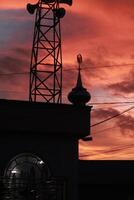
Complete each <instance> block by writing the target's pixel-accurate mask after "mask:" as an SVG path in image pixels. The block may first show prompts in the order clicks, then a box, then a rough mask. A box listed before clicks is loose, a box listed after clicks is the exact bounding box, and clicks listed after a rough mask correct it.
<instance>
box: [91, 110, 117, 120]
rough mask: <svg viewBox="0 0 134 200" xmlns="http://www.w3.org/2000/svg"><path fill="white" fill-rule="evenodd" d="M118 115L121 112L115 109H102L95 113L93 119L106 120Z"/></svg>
mask: <svg viewBox="0 0 134 200" xmlns="http://www.w3.org/2000/svg"><path fill="white" fill-rule="evenodd" d="M118 114H119V112H118V111H117V110H115V109H113V108H109V109H103V108H100V109H97V110H95V111H94V112H93V114H92V117H93V118H97V119H105V118H109V117H112V116H114V115H118Z"/></svg>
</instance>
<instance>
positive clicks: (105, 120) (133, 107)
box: [90, 106, 134, 127]
mask: <svg viewBox="0 0 134 200" xmlns="http://www.w3.org/2000/svg"><path fill="white" fill-rule="evenodd" d="M132 109H134V106H132V107H131V108H128V109H126V110H124V111H123V112H120V113H119V114H116V115H114V116H112V117H109V118H107V119H104V120H102V121H100V122H98V123H96V124H93V125H91V126H90V127H94V126H98V125H100V124H102V123H104V122H107V121H109V120H111V119H113V118H116V117H119V116H120V115H122V114H124V113H126V112H128V111H130V110H132Z"/></svg>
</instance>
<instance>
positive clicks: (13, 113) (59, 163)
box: [0, 100, 90, 200]
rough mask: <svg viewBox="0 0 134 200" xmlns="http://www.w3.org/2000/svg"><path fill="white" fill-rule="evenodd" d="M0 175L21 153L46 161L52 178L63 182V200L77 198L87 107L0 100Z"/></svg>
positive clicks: (87, 120) (85, 133)
mask: <svg viewBox="0 0 134 200" xmlns="http://www.w3.org/2000/svg"><path fill="white" fill-rule="evenodd" d="M0 122H1V125H0V159H1V166H0V167H1V170H0V171H1V175H3V173H4V169H5V168H6V166H7V164H8V162H9V161H10V160H11V159H12V158H13V157H14V156H16V155H18V154H20V153H33V154H35V155H37V156H39V157H40V158H41V159H43V161H44V162H47V163H48V165H49V168H50V170H51V172H52V174H53V176H54V177H63V178H65V180H66V193H67V195H66V199H67V200H71V199H72V200H74V199H77V184H78V139H79V138H81V137H84V136H87V135H88V134H89V133H90V107H85V106H84V107H83V106H73V105H64V104H44V103H30V102H24V101H6V100H1V101H0Z"/></svg>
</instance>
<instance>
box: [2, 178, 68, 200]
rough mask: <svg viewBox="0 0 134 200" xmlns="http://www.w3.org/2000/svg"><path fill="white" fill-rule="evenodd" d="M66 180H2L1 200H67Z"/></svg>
mask: <svg viewBox="0 0 134 200" xmlns="http://www.w3.org/2000/svg"><path fill="white" fill-rule="evenodd" d="M65 188H66V183H65V180H63V179H59V178H54V179H49V180H46V181H42V180H37V179H36V180H35V179H34V180H32V179H30V180H29V179H22V178H21V179H20V178H15V179H13V178H10V179H8V178H1V179H0V200H65V196H66V195H65Z"/></svg>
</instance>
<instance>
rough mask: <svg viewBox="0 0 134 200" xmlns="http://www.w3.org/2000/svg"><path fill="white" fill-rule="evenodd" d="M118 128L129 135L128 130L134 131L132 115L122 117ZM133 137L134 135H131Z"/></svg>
mask: <svg viewBox="0 0 134 200" xmlns="http://www.w3.org/2000/svg"><path fill="white" fill-rule="evenodd" d="M118 126H119V127H120V128H121V130H122V132H123V133H127V131H128V130H132V131H134V117H132V116H130V115H121V116H120V118H119V119H118ZM131 135H133V137H134V134H133V133H131Z"/></svg>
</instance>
